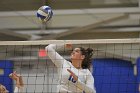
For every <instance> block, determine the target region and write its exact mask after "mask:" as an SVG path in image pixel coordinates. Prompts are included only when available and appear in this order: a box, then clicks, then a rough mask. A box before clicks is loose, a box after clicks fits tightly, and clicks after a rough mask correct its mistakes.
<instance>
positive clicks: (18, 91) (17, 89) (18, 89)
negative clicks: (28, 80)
mask: <svg viewBox="0 0 140 93" xmlns="http://www.w3.org/2000/svg"><path fill="white" fill-rule="evenodd" d="M21 92H22V89H21V88H18V87H15V90H14V93H21Z"/></svg>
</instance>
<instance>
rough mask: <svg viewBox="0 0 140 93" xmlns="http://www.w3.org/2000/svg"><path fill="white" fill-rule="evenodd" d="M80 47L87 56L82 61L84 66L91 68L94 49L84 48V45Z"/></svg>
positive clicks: (84, 67)
mask: <svg viewBox="0 0 140 93" xmlns="http://www.w3.org/2000/svg"><path fill="white" fill-rule="evenodd" d="M79 48H80V50H81V52H82V55H85V58H84V60H83V62H82V68H83V69H89V68H90V64H91V59H92V55H93V49H91V48H87V49H84V48H82V47H79Z"/></svg>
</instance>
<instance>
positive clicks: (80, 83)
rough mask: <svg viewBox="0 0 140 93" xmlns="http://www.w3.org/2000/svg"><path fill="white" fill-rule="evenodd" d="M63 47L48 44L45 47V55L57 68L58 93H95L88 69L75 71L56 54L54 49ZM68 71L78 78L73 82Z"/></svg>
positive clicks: (92, 79)
mask: <svg viewBox="0 0 140 93" xmlns="http://www.w3.org/2000/svg"><path fill="white" fill-rule="evenodd" d="M63 46H64V45H56V44H50V45H48V46H47V47H46V51H47V55H48V56H49V58H50V59H51V60H52V62H53V63H54V64H55V65H56V67H57V68H58V75H59V85H58V86H57V90H58V91H57V92H58V93H96V91H95V88H94V78H93V76H92V74H91V73H90V71H89V70H88V69H76V68H75V67H74V66H73V65H72V64H71V63H70V62H69V61H67V60H65V59H64V58H63V57H62V56H61V55H59V54H58V53H57V52H56V49H58V48H60V47H63ZM67 69H70V70H71V71H72V72H74V73H75V74H76V75H77V76H78V80H77V81H75V80H74V79H73V77H72V76H71V75H70V73H69V72H68V71H67Z"/></svg>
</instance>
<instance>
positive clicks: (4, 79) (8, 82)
mask: <svg viewBox="0 0 140 93" xmlns="http://www.w3.org/2000/svg"><path fill="white" fill-rule="evenodd" d="M0 69H3V70H4V74H0V84H2V85H4V86H6V88H7V90H8V91H9V93H13V81H12V79H10V78H9V74H10V73H12V72H13V62H11V61H9V60H0Z"/></svg>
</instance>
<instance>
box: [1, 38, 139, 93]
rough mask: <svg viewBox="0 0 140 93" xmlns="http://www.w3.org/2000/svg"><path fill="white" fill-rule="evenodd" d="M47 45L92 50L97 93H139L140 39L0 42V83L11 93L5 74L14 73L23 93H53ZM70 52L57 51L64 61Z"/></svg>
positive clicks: (52, 69) (53, 76) (54, 76)
mask: <svg viewBox="0 0 140 93" xmlns="http://www.w3.org/2000/svg"><path fill="white" fill-rule="evenodd" d="M48 44H72V46H73V47H84V48H93V50H94V54H93V61H92V65H91V72H92V74H93V77H94V79H95V84H94V85H95V87H96V90H97V93H107V92H108V93H136V92H137V91H138V88H137V84H138V79H137V78H138V75H139V74H138V66H137V65H136V64H138V61H139V60H138V59H139V56H140V39H95V40H39V41H0V78H1V79H0V83H2V84H4V85H5V86H6V87H7V88H9V90H10V89H11V87H14V86H15V84H14V83H13V82H12V81H11V80H10V79H9V76H8V74H9V73H11V72H12V71H17V73H19V74H21V76H22V77H23V81H24V89H23V92H25V93H55V90H56V86H57V85H58V82H57V79H58V78H57V77H58V76H57V68H56V66H55V65H54V64H53V63H52V62H51V60H50V59H49V58H48V56H47V54H46V52H45V47H46V46H47V45H48ZM70 52H72V50H67V49H65V48H64V49H62V50H61V51H58V53H60V55H62V56H63V57H64V58H65V59H67V60H70V58H69V56H70ZM136 67H137V68H136ZM139 73H140V72H139ZM9 81H10V82H11V83H9ZM11 91H12V90H11ZM114 91H116V92H114Z"/></svg>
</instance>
